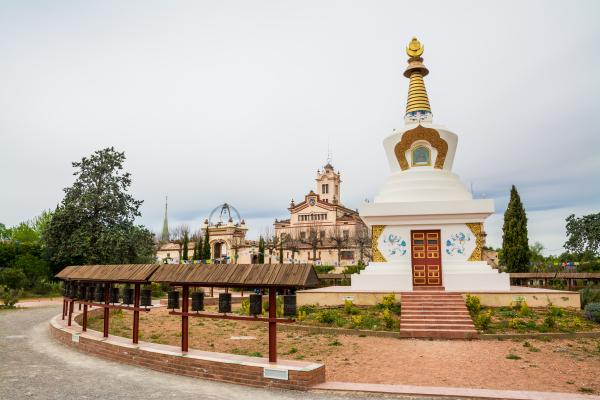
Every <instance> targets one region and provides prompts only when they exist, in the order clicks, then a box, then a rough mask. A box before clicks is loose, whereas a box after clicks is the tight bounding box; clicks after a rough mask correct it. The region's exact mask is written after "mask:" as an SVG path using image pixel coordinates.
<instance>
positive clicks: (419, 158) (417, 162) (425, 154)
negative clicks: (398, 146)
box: [412, 146, 431, 167]
mask: <svg viewBox="0 0 600 400" xmlns="http://www.w3.org/2000/svg"><path fill="white" fill-rule="evenodd" d="M412 165H413V166H416V167H421V166H426V165H431V153H430V151H429V149H428V148H427V147H425V146H417V147H415V148H414V149H413V150H412Z"/></svg>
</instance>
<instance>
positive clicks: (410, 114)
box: [404, 37, 432, 123]
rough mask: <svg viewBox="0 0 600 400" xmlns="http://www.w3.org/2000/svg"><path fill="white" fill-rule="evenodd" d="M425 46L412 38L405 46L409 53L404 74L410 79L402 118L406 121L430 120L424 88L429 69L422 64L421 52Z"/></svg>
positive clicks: (429, 107) (429, 108) (429, 110)
mask: <svg viewBox="0 0 600 400" xmlns="http://www.w3.org/2000/svg"><path fill="white" fill-rule="evenodd" d="M423 50H425V47H424V46H423V45H422V44H421V42H419V41H418V40H417V38H415V37H414V38H412V40H411V41H410V43H409V44H408V46H406V54H408V55H409V57H410V58H409V59H408V66H407V67H406V70H405V71H404V76H405V77H407V78H409V79H410V82H409V84H408V98H407V100H406V114H405V115H404V120H405V121H406V122H407V123H414V122H420V121H426V122H431V117H432V115H431V106H430V105H429V98H428V97H427V90H426V89H425V81H424V80H423V77H425V76H426V75H427V74H428V73H429V71H428V70H427V67H425V65H423V58H421V55H422V54H423Z"/></svg>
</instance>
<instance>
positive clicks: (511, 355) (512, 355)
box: [506, 353, 521, 360]
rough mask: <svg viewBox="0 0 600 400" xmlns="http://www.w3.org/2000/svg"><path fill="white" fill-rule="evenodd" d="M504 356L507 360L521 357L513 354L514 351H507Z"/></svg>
mask: <svg viewBox="0 0 600 400" xmlns="http://www.w3.org/2000/svg"><path fill="white" fill-rule="evenodd" d="M506 358H507V359H509V360H520V359H521V357H519V356H518V355H516V354H514V353H508V354H507V355H506Z"/></svg>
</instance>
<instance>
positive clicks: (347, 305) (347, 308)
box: [344, 300, 359, 315]
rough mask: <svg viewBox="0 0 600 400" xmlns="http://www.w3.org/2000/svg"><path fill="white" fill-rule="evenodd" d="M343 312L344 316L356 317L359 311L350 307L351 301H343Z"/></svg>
mask: <svg viewBox="0 0 600 400" xmlns="http://www.w3.org/2000/svg"><path fill="white" fill-rule="evenodd" d="M344 312H345V313H346V314H350V315H356V314H358V313H359V310H358V308H356V307H354V306H353V305H352V300H344Z"/></svg>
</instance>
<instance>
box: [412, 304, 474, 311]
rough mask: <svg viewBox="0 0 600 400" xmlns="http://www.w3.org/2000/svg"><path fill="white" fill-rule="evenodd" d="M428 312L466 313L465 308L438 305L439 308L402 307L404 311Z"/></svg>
mask: <svg viewBox="0 0 600 400" xmlns="http://www.w3.org/2000/svg"><path fill="white" fill-rule="evenodd" d="M427 310H441V311H465V310H466V308H465V306H452V305H449V306H446V305H437V306H423V305H414V306H413V305H411V306H405V307H402V311H427Z"/></svg>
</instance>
